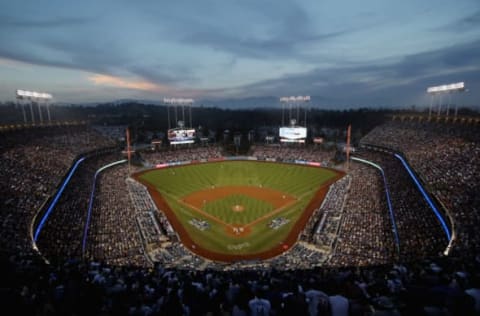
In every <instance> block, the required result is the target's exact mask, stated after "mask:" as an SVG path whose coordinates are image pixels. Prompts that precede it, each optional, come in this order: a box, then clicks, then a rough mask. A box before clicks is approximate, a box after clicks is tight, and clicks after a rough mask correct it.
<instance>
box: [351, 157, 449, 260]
mask: <svg viewBox="0 0 480 316" xmlns="http://www.w3.org/2000/svg"><path fill="white" fill-rule="evenodd" d="M356 155H357V156H359V157H362V158H365V159H368V160H369V161H372V162H375V163H377V164H379V165H380V166H381V167H382V169H383V170H384V172H385V177H386V180H387V183H388V188H389V192H390V199H391V203H392V208H393V212H394V214H395V221H396V225H397V230H398V235H399V241H400V245H399V246H400V255H401V256H402V258H403V259H405V260H407V259H409V258H420V257H423V256H432V255H433V256H439V255H441V253H442V252H443V251H444V250H445V249H446V247H447V245H448V239H447V238H446V236H445V233H444V232H443V230H442V226H441V224H440V222H439V221H438V219H437V218H436V217H435V214H434V212H433V211H432V210H431V209H430V207H429V205H428V204H427V202H426V201H425V199H424V198H423V196H422V195H421V194H420V192H419V191H418V189H417V187H416V186H415V184H414V182H413V181H412V179H411V178H410V176H409V175H408V173H407V172H406V171H405V169H404V168H403V166H402V163H401V162H400V161H399V160H398V159H396V158H395V157H394V156H393V155H391V154H388V153H382V152H376V151H364V150H362V151H360V152H357V153H356Z"/></svg>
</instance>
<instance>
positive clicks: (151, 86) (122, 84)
mask: <svg viewBox="0 0 480 316" xmlns="http://www.w3.org/2000/svg"><path fill="white" fill-rule="evenodd" d="M88 80H90V81H91V82H93V83H94V84H95V85H99V86H109V87H115V88H123V89H133V90H142V91H154V92H167V91H169V90H170V88H169V87H168V86H164V85H160V84H156V83H152V82H148V81H143V80H128V79H124V78H120V77H115V76H109V75H101V74H95V75H92V76H90V77H88Z"/></svg>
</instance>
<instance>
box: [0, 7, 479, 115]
mask: <svg viewBox="0 0 480 316" xmlns="http://www.w3.org/2000/svg"><path fill="white" fill-rule="evenodd" d="M459 81H465V84H466V87H467V89H468V91H467V92H466V93H463V94H461V95H460V94H459V95H456V96H454V98H457V99H456V100H458V102H461V103H463V104H466V105H469V104H470V105H478V104H480V102H478V101H479V100H480V1H479V0H456V1H452V0H448V1H446V0H435V1H433V0H424V1H419V0H402V1H391V0H363V1H358V0H315V1H306V0H300V1H299V0H297V1H288V0H282V1H279V0H273V1H264V0H237V1H235V0H218V1H217V0H215V1H214V0H202V1H195V0H191V1H183V0H176V1H158V0H153V1H147V0H145V1H143V0H139V1H131V0H129V1H122V0H97V1H87V0H84V1H66V0H60V1H58V0H49V1H22V0H15V1H13V0H12V1H6V0H0V101H9V100H14V99H15V91H16V89H25V90H33V91H39V92H48V93H51V94H52V95H53V96H54V102H67V103H87V102H107V101H113V100H118V99H139V100H162V99H163V98H164V97H188V98H194V99H195V100H208V99H211V100H213V99H215V100H218V99H225V98H244V97H262V96H275V97H281V96H289V95H312V96H318V97H319V98H317V100H320V101H317V102H319V103H321V104H318V106H327V107H335V106H338V107H342V106H343V107H345V106H350V107H360V106H362V107H363V106H371V107H377V106H387V107H388V106H410V105H412V104H416V105H419V106H424V105H427V104H428V103H429V102H431V98H430V97H429V96H428V95H427V94H426V92H425V91H426V88H427V87H429V86H434V85H440V84H447V83H453V82H459Z"/></svg>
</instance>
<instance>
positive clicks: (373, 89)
mask: <svg viewBox="0 0 480 316" xmlns="http://www.w3.org/2000/svg"><path fill="white" fill-rule="evenodd" d="M479 52H480V41H475V42H472V43H465V44H463V45H455V46H451V47H447V48H445V49H439V50H433V51H430V52H424V53H419V54H412V55H409V56H406V57H404V58H401V59H398V60H396V61H383V62H382V61H377V63H365V64H357V65H355V64H349V65H347V66H345V67H342V66H338V67H330V68H322V69H315V70H312V71H309V72H306V73H298V74H290V75H286V76H283V77H281V78H276V79H271V80H264V81H260V82H256V83H252V84H248V85H244V86H239V87H236V88H232V89H230V91H226V93H228V94H237V95H238V94H242V95H246V96H255V95H280V94H281V95H297V94H300V95H301V94H309V95H318V96H322V97H324V98H325V99H326V100H330V101H331V102H332V103H335V104H339V105H342V104H343V105H352V104H357V105H363V106H378V105H385V104H407V103H408V104H410V103H416V102H417V101H418V98H419V95H422V94H425V89H426V87H428V86H432V85H438V84H444V83H450V82H457V81H465V82H466V84H467V86H477V85H479V84H480V76H479V73H480V53H479ZM475 97H477V99H478V97H479V95H478V92H473V93H471V94H470V96H469V98H470V99H472V100H473V99H474V98H475Z"/></svg>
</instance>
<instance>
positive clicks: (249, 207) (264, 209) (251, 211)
mask: <svg viewBox="0 0 480 316" xmlns="http://www.w3.org/2000/svg"><path fill="white" fill-rule="evenodd" d="M234 205H241V206H242V207H243V208H244V210H243V211H241V212H235V211H233V210H232V207H233V206H234ZM203 210H204V211H206V212H207V213H209V214H212V215H213V216H215V217H216V218H219V219H220V220H222V221H224V222H226V223H229V224H244V225H245V224H248V223H251V222H253V221H254V220H256V219H257V218H259V217H260V216H262V215H265V214H268V213H270V212H271V211H273V210H274V207H273V205H272V204H271V203H268V202H266V201H262V200H259V199H254V198H251V197H249V196H246V195H241V194H233V195H230V196H227V197H225V198H222V199H218V200H215V201H211V202H209V203H206V204H205V207H203Z"/></svg>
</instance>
